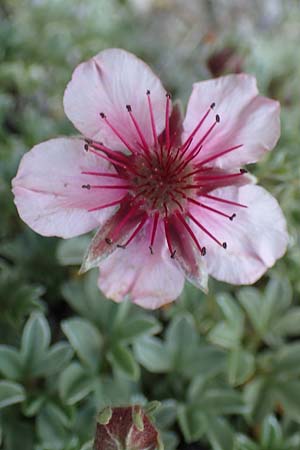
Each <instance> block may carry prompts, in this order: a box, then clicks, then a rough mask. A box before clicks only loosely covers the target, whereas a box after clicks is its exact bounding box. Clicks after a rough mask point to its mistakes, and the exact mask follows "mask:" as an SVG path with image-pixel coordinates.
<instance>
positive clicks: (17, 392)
mask: <svg viewBox="0 0 300 450" xmlns="http://www.w3.org/2000/svg"><path fill="white" fill-rule="evenodd" d="M24 400H25V391H24V388H23V386H21V385H20V384H17V383H14V382H12V381H0V408H4V407H5V406H9V405H14V404H15V403H21V402H23V401H24Z"/></svg>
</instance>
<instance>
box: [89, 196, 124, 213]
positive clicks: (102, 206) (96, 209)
mask: <svg viewBox="0 0 300 450" xmlns="http://www.w3.org/2000/svg"><path fill="white" fill-rule="evenodd" d="M124 198H125V196H124V197H123V198H121V199H120V200H115V201H114V202H110V203H106V204H105V205H101V206H96V207H95V208H91V209H88V212H93V211H98V210H99V209H105V208H109V207H110V206H115V205H118V204H120V203H121V202H122V201H123V199H124Z"/></svg>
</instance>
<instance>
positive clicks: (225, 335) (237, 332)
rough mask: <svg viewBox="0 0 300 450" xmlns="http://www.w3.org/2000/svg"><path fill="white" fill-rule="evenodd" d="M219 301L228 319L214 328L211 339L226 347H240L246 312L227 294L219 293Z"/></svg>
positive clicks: (210, 335) (210, 334)
mask: <svg viewBox="0 0 300 450" xmlns="http://www.w3.org/2000/svg"><path fill="white" fill-rule="evenodd" d="M217 303H218V305H219V307H220V309H221V310H222V312H223V315H224V317H225V319H226V320H225V321H223V322H220V323H218V324H217V325H215V326H214V327H213V328H212V330H211V331H210V333H209V335H208V337H209V340H210V341H211V342H213V343H214V344H217V345H220V346H221V347H225V348H236V347H239V344H240V341H241V339H242V336H243V332H244V314H243V312H242V310H241V308H240V307H239V305H238V303H237V302H235V301H234V300H233V299H232V298H231V297H230V296H229V295H227V294H222V295H219V296H218V298H217Z"/></svg>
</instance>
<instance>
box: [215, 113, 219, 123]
mask: <svg viewBox="0 0 300 450" xmlns="http://www.w3.org/2000/svg"><path fill="white" fill-rule="evenodd" d="M216 122H218V123H219V122H220V116H219V114H217V115H216Z"/></svg>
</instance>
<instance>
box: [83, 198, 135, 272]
mask: <svg viewBox="0 0 300 450" xmlns="http://www.w3.org/2000/svg"><path fill="white" fill-rule="evenodd" d="M143 215H144V213H143V212H142V211H140V210H139V208H135V207H134V206H131V199H130V197H129V196H127V197H126V198H125V199H124V200H123V201H122V203H121V206H120V208H119V209H118V211H117V212H116V213H115V214H114V215H113V216H111V217H110V218H109V219H108V220H107V222H106V223H105V224H104V225H103V226H101V227H100V229H99V230H98V231H97V233H96V234H95V236H94V237H93V239H92V241H91V243H90V246H89V248H88V250H87V252H86V255H85V257H84V259H83V263H82V266H81V268H80V273H84V272H86V271H88V270H89V269H92V268H93V267H96V266H98V265H99V264H100V262H101V261H103V259H105V258H107V257H108V256H109V255H110V254H111V253H113V252H114V251H115V249H116V245H118V244H123V243H124V242H126V238H127V237H128V236H129V235H130V234H131V233H132V232H133V230H134V229H135V228H136V226H137V225H138V224H139V222H140V220H141V219H142V217H143ZM127 219H128V220H127ZM121 225H122V226H121ZM118 227H119V228H120V231H119V232H118V234H117V236H116V238H114V239H113V240H112V239H111V238H112V236H113V233H114V231H115V230H116V229H117V228H118Z"/></svg>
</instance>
